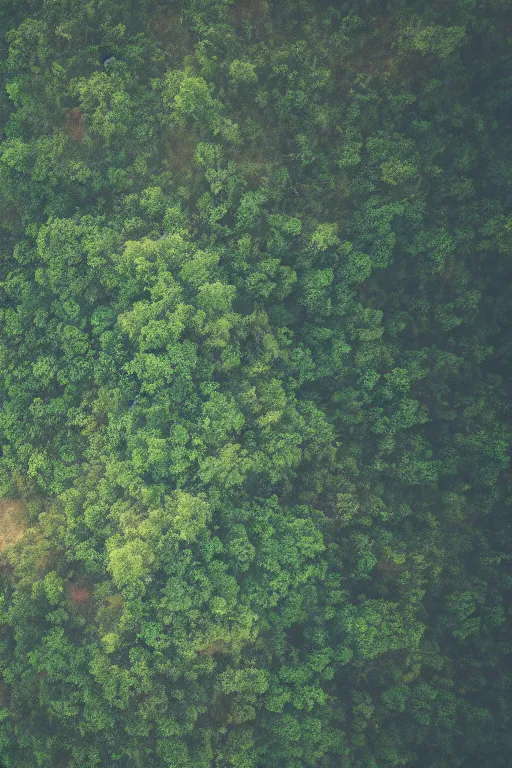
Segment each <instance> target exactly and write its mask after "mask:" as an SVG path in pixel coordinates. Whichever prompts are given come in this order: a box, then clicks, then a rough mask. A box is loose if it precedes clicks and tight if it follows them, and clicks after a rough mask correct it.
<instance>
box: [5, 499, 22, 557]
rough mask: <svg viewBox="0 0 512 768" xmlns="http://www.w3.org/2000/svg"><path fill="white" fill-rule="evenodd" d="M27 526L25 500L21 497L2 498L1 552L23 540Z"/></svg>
mask: <svg viewBox="0 0 512 768" xmlns="http://www.w3.org/2000/svg"><path fill="white" fill-rule="evenodd" d="M27 528H28V521H27V515H26V510H25V505H24V504H23V502H22V501H20V500H19V499H0V552H3V551H4V550H6V549H8V548H9V547H12V546H13V544H16V542H18V541H21V539H22V538H23V536H24V535H25V532H26V530H27Z"/></svg>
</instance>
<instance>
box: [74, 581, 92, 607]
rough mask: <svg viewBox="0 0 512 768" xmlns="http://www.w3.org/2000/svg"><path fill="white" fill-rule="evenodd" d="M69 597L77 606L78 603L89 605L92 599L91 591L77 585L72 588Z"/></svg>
mask: <svg viewBox="0 0 512 768" xmlns="http://www.w3.org/2000/svg"><path fill="white" fill-rule="evenodd" d="M69 596H70V598H71V602H72V603H74V604H75V605H76V604H77V603H88V602H89V600H90V599H91V591H90V590H89V589H87V587H80V586H78V585H75V586H72V587H71V588H70V590H69Z"/></svg>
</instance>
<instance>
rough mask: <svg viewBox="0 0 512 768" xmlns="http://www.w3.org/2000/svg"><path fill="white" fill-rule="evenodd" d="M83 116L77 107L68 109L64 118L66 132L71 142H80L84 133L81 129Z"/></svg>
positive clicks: (82, 128)
mask: <svg viewBox="0 0 512 768" xmlns="http://www.w3.org/2000/svg"><path fill="white" fill-rule="evenodd" d="M83 123H84V115H83V112H82V111H81V110H80V109H79V108H78V107H73V109H70V110H69V112H68V114H67V117H66V132H67V134H68V136H69V138H70V139H72V140H73V141H78V142H82V141H83V140H84V136H85V131H84V127H83Z"/></svg>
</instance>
